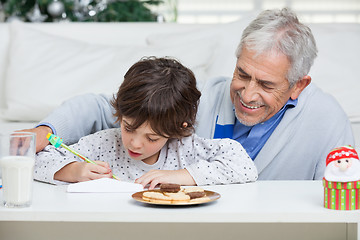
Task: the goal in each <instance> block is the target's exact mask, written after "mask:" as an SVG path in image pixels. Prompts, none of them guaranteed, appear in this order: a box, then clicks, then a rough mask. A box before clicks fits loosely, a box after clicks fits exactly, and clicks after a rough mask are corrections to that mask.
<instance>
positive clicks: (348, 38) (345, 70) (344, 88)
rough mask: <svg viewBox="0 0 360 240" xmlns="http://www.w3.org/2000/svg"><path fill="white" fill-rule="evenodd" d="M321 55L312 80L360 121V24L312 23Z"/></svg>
mask: <svg viewBox="0 0 360 240" xmlns="http://www.w3.org/2000/svg"><path fill="white" fill-rule="evenodd" d="M309 27H310V28H311V29H312V32H313V34H314V37H315V40H316V43H317V47H318V50H319V52H318V57H317V58H316V59H315V62H314V66H313V67H312V69H311V71H310V74H309V75H310V76H311V77H312V81H313V82H314V83H315V84H316V85H318V86H319V87H320V88H322V89H323V90H324V91H325V92H328V93H330V94H331V95H333V96H334V97H335V98H336V99H337V100H338V102H339V103H340V105H341V106H342V107H343V109H344V110H345V112H346V114H347V115H348V117H349V119H350V121H352V122H360V108H359V106H360V96H359V89H360V67H359V66H360V65H359V53H360V44H359V43H360V24H349V23H346V24H343V23H331V24H325V23H324V24H310V25H309Z"/></svg>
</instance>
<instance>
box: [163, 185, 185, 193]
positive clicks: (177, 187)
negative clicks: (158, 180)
mask: <svg viewBox="0 0 360 240" xmlns="http://www.w3.org/2000/svg"><path fill="white" fill-rule="evenodd" d="M180 189H181V188H180V185H179V184H175V183H162V184H160V191H161V192H171V193H176V192H179V191H180Z"/></svg>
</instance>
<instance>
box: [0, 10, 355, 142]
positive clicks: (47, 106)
mask: <svg viewBox="0 0 360 240" xmlns="http://www.w3.org/2000/svg"><path fill="white" fill-rule="evenodd" d="M253 17H254V15H253V14H249V16H248V17H246V18H243V19H240V20H239V21H237V22H233V23H228V24H214V25H200V24H194V25H192V24H174V23H172V24H170V23H166V24H159V23H61V24H54V23H47V24H45V23H43V24H29V23H28V24H25V23H19V22H17V23H16V22H15V23H14V22H13V23H11V24H9V23H2V24H0V108H1V114H0V117H1V120H0V132H4V131H11V130H14V129H22V128H28V127H33V126H34V125H35V124H36V122H37V121H39V120H41V119H42V118H43V117H44V116H45V115H46V114H48V113H49V112H50V111H51V110H52V109H54V108H55V107H56V106H58V105H59V104H61V102H62V101H64V100H65V99H67V98H70V97H71V96H74V95H77V94H81V93H86V92H95V93H114V92H115V91H116V90H117V88H118V86H119V85H120V82H121V80H122V77H123V74H124V73H125V71H126V69H127V68H128V67H129V66H130V65H131V64H133V63H134V62H135V61H137V60H139V59H140V58H141V57H142V56H149V55H156V56H173V57H176V58H178V59H179V60H180V61H182V62H183V63H184V64H185V65H186V66H188V67H190V68H191V69H193V71H194V72H195V75H196V76H197V78H198V81H199V82H200V85H201V83H203V82H204V81H205V80H206V79H209V78H210V77H215V76H219V75H225V76H229V77H231V75H232V72H233V69H234V67H235V62H236V58H235V54H234V52H235V49H236V46H237V43H238V41H239V39H240V36H241V32H242V30H243V29H244V28H245V26H246V25H247V24H248V23H249V21H250V20H251V19H252V18H253ZM309 26H310V27H311V28H312V30H313V33H314V35H315V38H316V40H317V44H318V49H319V54H318V58H317V59H316V60H315V64H314V66H313V68H312V71H311V73H310V75H311V76H312V78H313V83H315V84H317V85H319V86H320V87H321V88H323V89H324V91H326V92H329V93H331V94H332V95H334V96H335V98H337V100H338V101H339V102H340V104H341V105H342V107H343V108H344V110H345V112H346V113H347V114H348V116H349V119H350V120H351V122H352V126H353V130H354V135H355V139H356V142H357V145H359V144H360V107H359V106H360V97H359V94H358V93H359V90H360V64H359V58H358V56H359V54H360V44H359V43H360V24H310V25H309Z"/></svg>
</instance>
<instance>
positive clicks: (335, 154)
mask: <svg viewBox="0 0 360 240" xmlns="http://www.w3.org/2000/svg"><path fill="white" fill-rule="evenodd" d="M343 158H356V159H357V160H359V156H358V154H357V152H356V150H355V149H354V148H353V147H352V146H350V145H347V146H342V147H338V148H334V149H333V150H331V152H330V153H329V154H328V155H327V157H326V166H327V165H328V164H329V163H330V162H332V161H336V160H339V159H343Z"/></svg>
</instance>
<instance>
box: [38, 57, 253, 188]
mask: <svg viewBox="0 0 360 240" xmlns="http://www.w3.org/2000/svg"><path fill="white" fill-rule="evenodd" d="M200 95H201V94H200V92H199V91H198V89H197V88H196V80H195V77H194V74H193V73H192V71H191V70H189V69H188V68H186V67H184V66H183V65H182V64H180V63H179V62H178V61H176V60H173V59H169V58H147V59H142V60H140V61H139V62H137V63H135V64H134V65H133V66H132V67H131V68H130V69H129V70H128V71H127V73H126V74H125V77H124V82H123V83H122V84H121V86H120V88H119V91H118V93H117V95H116V97H115V98H114V99H113V101H112V105H113V107H114V110H115V113H114V115H115V116H116V118H117V120H118V121H119V122H120V126H121V127H120V129H117V128H115V129H107V130H104V131H100V132H97V133H94V134H92V135H89V136H86V137H83V138H81V139H80V140H79V142H78V143H76V144H74V145H72V146H71V147H72V148H74V149H75V150H77V151H78V152H80V153H81V154H83V155H85V156H86V157H88V158H89V159H92V160H95V162H96V163H98V165H96V164H90V163H86V162H82V161H81V160H79V159H78V158H77V157H76V156H74V155H73V154H71V153H70V152H68V151H67V150H65V149H62V148H60V149H56V148H54V147H53V146H50V145H49V146H47V147H46V148H45V149H44V151H42V152H39V153H38V154H37V158H36V164H35V179H37V180H40V181H45V182H50V183H55V184H56V183H60V182H58V181H62V182H79V181H87V180H92V179H98V178H102V177H111V176H112V175H113V174H114V175H116V176H118V177H120V178H121V180H123V181H135V182H137V183H140V184H142V185H143V186H146V185H147V184H150V186H149V189H153V188H154V187H155V186H156V185H157V184H159V183H165V182H171V183H178V184H181V185H210V184H230V183H245V182H251V181H255V180H256V179H257V170H256V167H255V165H254V163H253V161H252V160H251V159H250V157H249V156H248V154H247V153H246V151H245V150H244V149H243V147H242V146H241V144H239V143H238V142H236V141H233V140H230V139H213V140H210V139H204V138H200V137H198V136H197V135H195V134H193V132H194V127H193V126H194V124H195V117H196V112H197V107H198V102H199V98H200ZM79 111H81V109H79ZM111 169H112V170H111Z"/></svg>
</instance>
